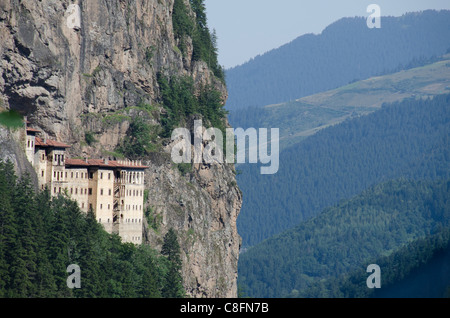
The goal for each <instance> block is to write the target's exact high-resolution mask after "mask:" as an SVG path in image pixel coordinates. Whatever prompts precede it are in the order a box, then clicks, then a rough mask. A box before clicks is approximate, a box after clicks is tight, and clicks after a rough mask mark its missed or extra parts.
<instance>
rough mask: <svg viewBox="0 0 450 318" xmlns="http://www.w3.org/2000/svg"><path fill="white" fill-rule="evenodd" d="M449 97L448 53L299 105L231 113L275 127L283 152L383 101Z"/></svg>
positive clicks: (238, 123) (236, 119)
mask: <svg viewBox="0 0 450 318" xmlns="http://www.w3.org/2000/svg"><path fill="white" fill-rule="evenodd" d="M444 93H447V94H448V93H450V54H445V55H444V56H442V57H440V58H438V60H437V61H436V62H434V63H430V64H426V65H423V66H419V67H414V68H411V69H408V70H402V71H400V72H396V73H393V74H387V75H383V76H377V77H371V78H368V79H366V80H362V81H358V82H354V83H351V84H349V85H346V86H343V87H339V88H336V89H333V90H330V91H326V92H321V93H317V94H314V95H311V96H306V97H303V98H299V99H297V100H295V101H291V102H287V103H280V104H276V105H267V106H264V107H251V108H243V109H237V110H233V111H231V112H230V114H229V120H230V122H232V123H233V124H234V125H235V127H243V128H245V129H247V128H250V127H277V128H279V129H280V148H281V149H285V148H286V147H289V146H291V145H294V144H296V143H298V142H300V141H302V140H303V139H305V138H307V137H309V136H311V135H313V134H315V133H316V132H317V131H319V130H320V129H323V128H326V127H328V126H331V125H336V124H338V123H341V122H343V121H344V120H346V119H349V118H353V117H357V116H360V115H367V114H369V113H371V112H374V111H377V110H378V109H380V108H381V106H382V105H383V104H384V103H392V102H396V101H401V100H403V99H405V98H411V97H415V98H424V97H433V96H436V95H442V94H444Z"/></svg>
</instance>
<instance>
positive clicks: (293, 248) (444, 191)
mask: <svg viewBox="0 0 450 318" xmlns="http://www.w3.org/2000/svg"><path fill="white" fill-rule="evenodd" d="M449 200H450V181H436V182H424V181H417V182H414V181H408V180H405V179H404V180H397V181H390V182H387V183H383V184H381V185H377V186H374V187H372V188H370V189H369V190H367V191H364V192H363V193H362V194H361V195H358V196H356V197H354V198H352V199H350V200H348V201H344V202H341V203H339V204H337V205H335V206H333V207H330V208H327V209H325V210H324V211H323V212H322V213H321V214H319V215H318V216H317V217H315V218H313V219H310V220H308V221H306V222H303V223H301V224H300V225H298V226H297V227H296V228H294V229H292V230H289V231H286V232H284V233H283V234H280V235H277V236H275V237H273V238H270V239H268V240H266V241H264V242H263V243H261V244H259V245H257V246H255V247H253V248H250V249H249V250H248V251H247V252H245V253H243V254H242V255H241V258H240V262H239V282H240V284H241V286H242V288H243V290H244V292H245V293H246V295H248V296H251V297H283V296H286V295H288V294H290V293H291V294H292V293H294V294H300V295H303V294H304V292H305V290H307V289H308V288H310V287H313V286H314V284H317V283H319V282H321V281H323V280H325V279H330V278H335V277H339V276H341V275H344V274H346V273H352V272H355V271H359V270H366V268H367V266H368V265H370V264H373V263H372V262H373V261H374V260H377V259H379V258H381V257H383V256H389V255H391V254H392V253H394V252H396V251H398V250H399V249H400V248H402V247H404V246H406V245H408V244H409V243H412V242H414V241H415V240H418V239H422V238H425V237H427V236H429V235H432V234H435V233H436V232H438V231H440V230H442V229H443V228H449V227H450V202H449ZM414 260H415V261H417V262H421V260H420V259H415V258H414ZM383 264H384V263H383ZM380 266H381V264H380ZM397 270H398V271H403V268H398V269H397ZM405 273H406V268H405ZM365 277H366V278H367V277H368V275H365ZM365 282H366V279H364V280H363V282H362V283H363V284H365ZM337 286H339V285H337ZM324 290H325V291H327V289H324ZM322 291H323V290H322ZM316 293H317V291H316ZM313 294H314V293H313V292H312V291H310V292H309V295H310V296H317V295H313ZM336 295H339V293H338V292H336Z"/></svg>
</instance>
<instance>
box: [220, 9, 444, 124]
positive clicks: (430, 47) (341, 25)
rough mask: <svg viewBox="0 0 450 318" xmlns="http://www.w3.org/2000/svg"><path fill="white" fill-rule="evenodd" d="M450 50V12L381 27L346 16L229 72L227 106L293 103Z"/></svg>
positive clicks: (422, 15)
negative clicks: (376, 27) (370, 27)
mask: <svg viewBox="0 0 450 318" xmlns="http://www.w3.org/2000/svg"><path fill="white" fill-rule="evenodd" d="M449 48H450V11H449V10H441V11H434V10H426V11H423V12H416V13H408V14H405V15H403V16H401V17H383V18H382V27H381V29H369V28H368V27H367V25H366V18H364V17H354V18H343V19H341V20H339V21H337V22H335V23H333V24H331V25H330V26H328V27H327V28H326V29H325V30H324V31H323V32H322V33H321V34H319V35H313V34H306V35H303V36H300V37H299V38H297V39H295V40H293V41H292V42H290V43H288V44H286V45H284V46H282V47H280V48H278V49H274V50H272V51H270V52H267V53H265V54H263V55H260V56H257V57H255V58H254V59H252V60H251V61H249V62H247V63H245V64H243V65H241V66H237V67H235V68H232V69H229V70H227V72H226V79H227V87H228V92H229V98H228V101H227V104H226V107H227V109H229V110H231V111H232V110H236V109H240V108H246V107H251V106H257V107H259V106H265V105H269V104H276V103H280V102H287V101H290V100H294V99H298V98H301V97H304V96H308V95H312V94H315V93H318V92H322V91H326V90H330V89H334V88H336V87H339V86H343V85H346V84H348V83H350V82H352V81H354V80H362V79H366V78H369V77H372V76H376V75H381V74H386V73H391V72H393V71H397V70H399V67H400V68H401V67H403V66H406V65H408V64H412V65H414V64H420V61H423V60H428V59H430V58H432V57H434V56H440V55H442V54H444V53H445V52H447V50H448V49H449ZM232 124H234V123H232Z"/></svg>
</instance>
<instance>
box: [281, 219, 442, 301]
mask: <svg viewBox="0 0 450 318" xmlns="http://www.w3.org/2000/svg"><path fill="white" fill-rule="evenodd" d="M367 263H372V264H377V265H378V266H379V267H380V270H381V276H380V280H381V288H379V289H369V288H367V284H366V280H367V277H368V276H369V275H370V273H369V274H367V271H366V270H364V269H363V268H361V269H360V270H358V271H355V272H352V273H350V274H343V275H340V276H338V277H333V278H329V279H326V280H321V281H319V282H317V283H314V284H313V285H312V286H311V287H309V288H307V289H306V290H304V291H302V292H301V293H300V292H299V291H298V290H294V291H293V292H291V293H290V295H286V297H301V298H449V297H450V228H448V227H447V228H443V229H442V230H438V232H437V233H436V234H433V235H430V236H427V237H425V238H420V239H418V240H415V241H413V242H412V243H410V244H407V245H405V246H404V247H402V248H400V249H399V250H397V251H396V252H394V253H392V254H390V255H389V256H383V257H379V258H377V259H373V260H370V261H369V260H368V262H367Z"/></svg>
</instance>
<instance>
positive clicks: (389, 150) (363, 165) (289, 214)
mask: <svg viewBox="0 0 450 318" xmlns="http://www.w3.org/2000/svg"><path fill="white" fill-rule="evenodd" d="M449 107H450V95H442V96H437V97H435V98H434V99H428V100H415V99H410V100H405V101H402V102H398V103H394V104H389V105H385V106H384V107H382V108H381V109H380V110H378V111H376V112H373V113H371V114H370V115H367V116H362V117H358V118H354V119H352V120H347V121H345V122H343V123H341V124H339V125H336V126H333V127H329V128H327V129H323V130H321V131H319V132H318V133H317V134H315V135H313V136H311V137H309V138H307V139H305V140H304V141H302V142H301V143H299V144H297V145H294V146H292V147H290V148H288V149H285V150H284V151H283V152H281V154H280V169H279V171H278V173H277V174H275V175H271V176H265V175H261V174H260V173H259V169H258V165H251V164H250V165H245V166H240V167H239V169H240V170H241V174H240V175H239V176H238V182H239V186H240V188H241V189H242V191H243V193H244V204H243V207H242V210H241V214H240V215H239V218H238V231H239V233H240V235H241V236H242V239H243V246H244V247H248V246H253V245H255V244H257V243H259V242H261V241H262V240H264V239H267V238H269V237H270V236H272V235H275V234H278V233H281V232H282V231H284V230H287V229H289V228H292V227H293V226H295V225H297V224H298V223H299V222H301V221H304V220H307V219H308V218H311V217H314V216H316V215H317V214H318V213H320V211H322V210H323V209H324V208H326V207H328V206H330V205H333V204H336V203H337V202H339V201H340V200H342V199H349V198H351V197H352V196H354V195H357V194H359V193H361V191H363V190H365V189H367V188H368V187H370V186H372V185H375V184H377V183H380V182H383V181H388V180H391V179H395V178H399V177H402V176H407V177H410V178H413V179H436V178H447V177H450V112H449Z"/></svg>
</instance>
